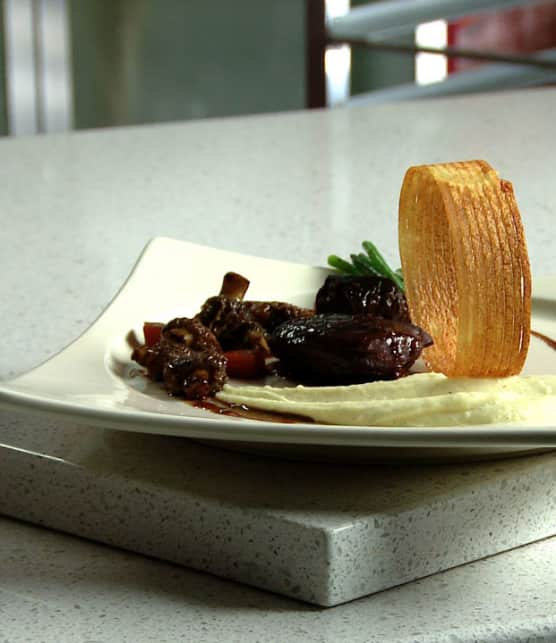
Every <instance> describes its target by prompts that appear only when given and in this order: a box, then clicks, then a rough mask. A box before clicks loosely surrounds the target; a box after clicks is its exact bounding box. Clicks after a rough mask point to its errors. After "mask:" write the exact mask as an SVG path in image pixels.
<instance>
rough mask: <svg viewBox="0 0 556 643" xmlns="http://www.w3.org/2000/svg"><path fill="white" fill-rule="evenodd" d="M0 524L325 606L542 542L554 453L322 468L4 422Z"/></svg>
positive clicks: (152, 439) (554, 519) (554, 520)
mask: <svg viewBox="0 0 556 643" xmlns="http://www.w3.org/2000/svg"><path fill="white" fill-rule="evenodd" d="M3 442H4V446H2V447H0V489H1V490H2V495H1V496H0V512H1V513H4V514H7V515H9V516H14V517H16V518H20V519H23V520H26V521H29V522H33V523H37V524H41V525H45V526H48V527H53V528H56V529H59V530H62V531H66V532H69V533H72V534H77V535H80V536H84V537H87V538H91V539H93V540H99V541H101V542H104V543H108V544H113V545H117V546H119V547H123V548H125V549H128V550H131V551H135V552H140V553H144V554H148V555H150V556H154V557H157V558H162V559H164V560H168V561H172V562H176V563H180V564H183V565H186V566H189V567H194V568H196V569H200V570H203V571H209V572H212V573H214V574H216V575H218V576H222V577H224V578H231V579H234V580H238V581H241V582H245V583H248V584H250V585H254V586H256V587H261V588H263V589H269V590H272V591H275V592H278V593H280V594H285V595H286V596H291V597H293V598H298V599H302V600H305V601H308V602H311V603H315V604H317V605H322V606H333V605H338V604H340V603H344V602H346V601H350V600H353V599H355V598H359V597H361V596H365V595H367V594H371V593H373V592H377V591H380V590H384V589H388V588H390V587H393V586H396V585H400V584H401V583H405V582H408V581H411V580H414V579H417V578H422V577H423V576H427V575H430V574H432V573H435V572H438V571H442V570H445V569H448V568H450V567H454V566H456V565H460V564H462V563H465V562H469V561H473V560H477V559H479V558H483V557H485V556H488V555H492V554H494V553H498V552H500V551H504V550H507V549H510V548H513V547H516V546H520V545H522V544H524V543H528V542H532V541H535V540H539V539H541V538H545V537H547V536H551V535H553V534H555V533H556V466H555V465H556V455H555V454H553V453H548V454H544V455H536V456H532V457H527V458H517V459H516V458H514V459H508V460H505V461H499V462H496V463H492V462H481V463H474V464H471V463H466V464H452V465H439V464H436V465H413V466H409V465H405V466H402V467H401V466H400V465H398V464H396V463H393V464H392V463H390V464H385V465H378V464H367V465H366V466H357V465H337V464H336V465H333V464H320V463H315V462H313V463H308V462H287V461H283V460H274V459H264V458H260V457H258V456H252V455H244V454H240V453H231V452H228V451H226V450H223V449H218V448H210V447H207V446H201V445H198V444H196V443H194V442H190V441H188V440H183V439H180V438H171V437H164V436H153V435H141V434H130V433H127V432H120V431H110V430H100V429H99V430H95V429H90V428H87V427H78V426H75V425H71V424H64V423H60V422H46V421H44V420H38V421H37V420H36V419H34V418H18V419H17V420H16V421H15V423H14V424H13V425H12V426H11V428H8V427H7V426H6V425H5V430H4V435H3Z"/></svg>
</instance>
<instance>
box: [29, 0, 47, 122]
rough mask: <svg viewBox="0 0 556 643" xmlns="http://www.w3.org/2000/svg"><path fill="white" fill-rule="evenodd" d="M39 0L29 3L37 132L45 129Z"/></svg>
mask: <svg viewBox="0 0 556 643" xmlns="http://www.w3.org/2000/svg"><path fill="white" fill-rule="evenodd" d="M40 22H41V15H40V6H39V0H32V5H31V27H32V32H33V61H34V66H35V75H34V76H35V101H36V110H35V121H36V126H37V132H38V133H39V134H40V133H43V132H44V131H45V122H44V121H45V114H44V111H45V110H44V83H43V77H44V60H43V43H42V28H41V24H40Z"/></svg>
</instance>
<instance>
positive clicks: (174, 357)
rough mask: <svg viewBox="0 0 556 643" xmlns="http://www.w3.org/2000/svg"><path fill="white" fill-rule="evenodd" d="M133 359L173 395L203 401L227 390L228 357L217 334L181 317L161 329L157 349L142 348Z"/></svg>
mask: <svg viewBox="0 0 556 643" xmlns="http://www.w3.org/2000/svg"><path fill="white" fill-rule="evenodd" d="M131 357H132V359H134V360H135V361H136V362H138V363H139V364H141V366H144V367H145V368H146V369H147V371H148V372H149V375H150V376H151V378H152V379H153V380H156V381H162V382H163V383H164V387H165V388H166V389H167V390H168V392H169V393H171V394H172V395H179V396H183V397H185V398H186V399H188V400H200V399H204V398H206V397H209V396H211V395H214V394H215V393H217V392H218V391H220V390H221V389H222V387H223V386H224V384H225V382H226V379H227V376H226V357H225V356H224V354H223V352H222V349H221V347H220V344H219V343H218V340H217V339H216V337H215V336H214V334H213V333H212V332H211V331H210V330H209V329H208V328H206V327H205V326H203V324H202V323H201V322H200V321H199V320H197V319H188V318H187V317H179V318H177V319H173V320H172V321H170V322H168V323H167V324H166V325H165V326H164V328H163V329H162V335H161V338H160V341H158V342H157V343H156V344H155V345H154V346H152V347H148V346H139V347H137V348H136V349H135V350H134V351H133V354H132V356H131Z"/></svg>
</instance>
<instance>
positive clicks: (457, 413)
mask: <svg viewBox="0 0 556 643" xmlns="http://www.w3.org/2000/svg"><path fill="white" fill-rule="evenodd" d="M216 397H217V398H218V399H220V400H223V401H225V402H231V403H235V404H245V405H246V406H248V407H250V408H257V409H263V410H265V411H274V412H277V413H287V414H290V413H293V414H297V415H303V416H306V417H310V418H312V419H313V420H315V421H316V422H319V423H323V424H346V425H355V426H404V427H410V426H415V427H419V426H457V425H473V424H498V423H500V424H508V423H512V424H524V423H528V424H529V423H531V424H536V425H539V424H541V425H543V424H544V425H546V424H553V423H554V420H555V419H556V375H546V376H527V377H520V376H515V377H505V378H500V379H479V378H448V377H446V376H445V375H441V374H439V373H417V374H415V375H409V376H408V377H404V378H402V379H400V380H394V381H386V382H384V381H380V382H370V383H367V384H355V385H351V386H322V387H305V386H296V387H289V388H281V387H272V386H234V385H230V384H227V385H226V386H225V387H224V389H223V390H222V391H221V392H220V393H218V394H217V396H216Z"/></svg>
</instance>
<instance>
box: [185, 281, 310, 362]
mask: <svg viewBox="0 0 556 643" xmlns="http://www.w3.org/2000/svg"><path fill="white" fill-rule="evenodd" d="M248 286H249V281H248V280H247V279H245V277H242V276H241V275H238V274H237V273H227V274H226V275H225V276H224V280H223V282H222V288H221V290H220V294H219V295H217V296H215V297H210V298H209V299H207V300H206V302H205V303H204V304H203V306H202V308H201V311H200V312H199V314H198V315H197V318H198V319H199V320H200V321H201V323H203V324H204V325H205V326H206V327H207V328H209V329H210V330H211V331H212V332H213V333H214V335H215V336H216V338H217V339H218V341H219V342H220V345H221V346H222V349H223V350H224V351H229V350H236V349H243V348H249V349H258V350H261V351H262V352H263V353H265V354H266V355H270V348H269V346H268V339H269V335H270V333H272V331H273V330H274V329H275V328H276V326H278V325H279V324H282V323H283V322H285V321H289V320H291V319H297V318H298V317H307V316H309V315H313V314H314V312H313V311H312V310H308V309H306V308H300V307H298V306H294V305H292V304H285V303H282V302H278V301H270V302H266V301H243V296H244V294H245V292H246V291H247V288H248Z"/></svg>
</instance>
